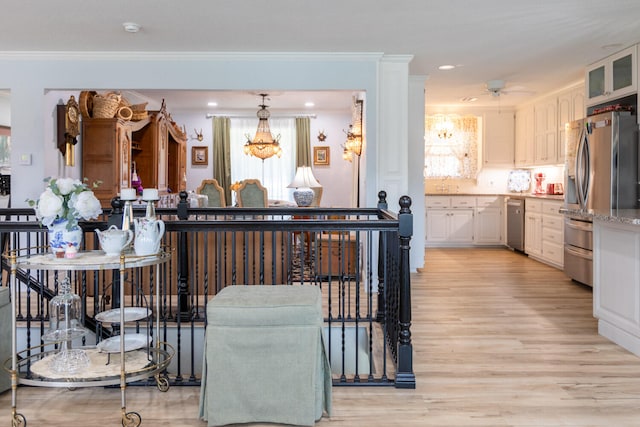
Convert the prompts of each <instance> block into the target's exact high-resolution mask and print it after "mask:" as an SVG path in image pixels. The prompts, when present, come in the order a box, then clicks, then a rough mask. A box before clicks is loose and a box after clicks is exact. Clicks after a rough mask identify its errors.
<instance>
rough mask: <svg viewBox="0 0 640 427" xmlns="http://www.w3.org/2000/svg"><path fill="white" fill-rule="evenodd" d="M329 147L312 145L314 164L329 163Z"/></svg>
mask: <svg viewBox="0 0 640 427" xmlns="http://www.w3.org/2000/svg"><path fill="white" fill-rule="evenodd" d="M329 153H330V152H329V147H313V164H314V166H315V165H320V166H323V165H327V166H328V165H329V162H330V158H329Z"/></svg>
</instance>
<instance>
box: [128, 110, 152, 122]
mask: <svg viewBox="0 0 640 427" xmlns="http://www.w3.org/2000/svg"><path fill="white" fill-rule="evenodd" d="M147 117H149V113H148V112H147V110H144V111H134V112H133V115H132V116H131V121H133V122H137V121H140V120H144V119H146V118H147Z"/></svg>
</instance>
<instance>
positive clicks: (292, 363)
mask: <svg viewBox="0 0 640 427" xmlns="http://www.w3.org/2000/svg"><path fill="white" fill-rule="evenodd" d="M322 327H323V316H322V294H321V291H320V289H319V287H317V286H313V285H276V286H271V285H263V286H260V285H257V286H243V285H239V286H229V287H227V288H224V289H223V290H222V291H221V292H219V293H218V294H217V295H216V296H215V297H214V298H212V299H211V300H210V301H209V303H208V304H207V328H206V341H205V354H204V361H203V373H202V387H201V393H200V417H202V418H203V419H205V420H207V421H208V425H209V426H220V425H225V424H237V423H251V422H271V423H283V424H292V425H313V424H314V423H315V421H317V420H319V419H320V418H321V417H322V415H323V413H326V414H327V415H330V413H331V370H330V368H329V361H328V359H327V355H326V352H325V348H324V342H323V338H322Z"/></svg>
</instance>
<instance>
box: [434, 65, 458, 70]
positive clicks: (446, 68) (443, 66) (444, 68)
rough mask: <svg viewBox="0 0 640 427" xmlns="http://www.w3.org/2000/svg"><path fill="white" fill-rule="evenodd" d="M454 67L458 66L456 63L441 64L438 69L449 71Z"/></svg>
mask: <svg viewBox="0 0 640 427" xmlns="http://www.w3.org/2000/svg"><path fill="white" fill-rule="evenodd" d="M454 68H456V66H455V65H441V66H439V67H438V70H443V71H448V70H453V69H454Z"/></svg>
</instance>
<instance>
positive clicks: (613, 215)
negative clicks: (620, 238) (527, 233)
mask: <svg viewBox="0 0 640 427" xmlns="http://www.w3.org/2000/svg"><path fill="white" fill-rule="evenodd" d="M560 213H562V214H565V215H574V216H578V217H582V218H585V219H591V220H593V219H597V220H599V221H605V222H617V223H620V224H630V225H640V209H608V210H605V209H595V210H594V209H590V210H589V211H581V210H579V209H569V208H561V209H560Z"/></svg>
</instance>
